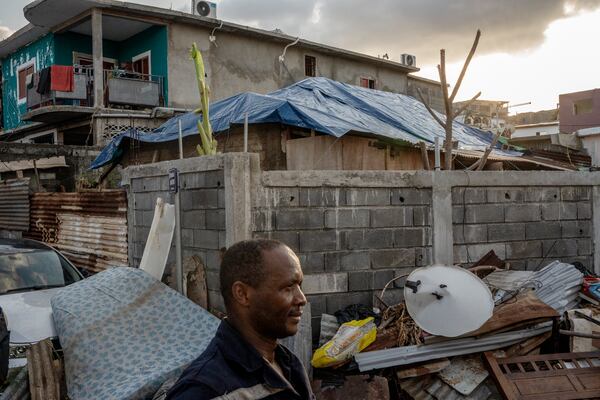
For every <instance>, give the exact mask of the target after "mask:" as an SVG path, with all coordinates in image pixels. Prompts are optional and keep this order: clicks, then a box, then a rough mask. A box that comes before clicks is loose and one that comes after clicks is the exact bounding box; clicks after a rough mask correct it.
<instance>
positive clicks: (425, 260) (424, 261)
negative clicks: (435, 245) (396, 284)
mask: <svg viewBox="0 0 600 400" xmlns="http://www.w3.org/2000/svg"><path fill="white" fill-rule="evenodd" d="M431 264H433V255H432V249H431V247H421V248H418V249H415V265H416V266H417V267H423V266H426V265H431Z"/></svg>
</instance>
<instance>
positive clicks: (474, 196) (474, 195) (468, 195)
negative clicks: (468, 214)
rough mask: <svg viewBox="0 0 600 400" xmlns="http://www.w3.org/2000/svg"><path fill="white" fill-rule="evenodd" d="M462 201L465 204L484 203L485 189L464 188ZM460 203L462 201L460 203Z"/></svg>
mask: <svg viewBox="0 0 600 400" xmlns="http://www.w3.org/2000/svg"><path fill="white" fill-rule="evenodd" d="M464 199H465V203H466V204H474V203H478V204H482V203H485V202H486V189H485V188H465V192H464ZM461 203H462V201H461Z"/></svg>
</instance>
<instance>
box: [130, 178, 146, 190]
mask: <svg viewBox="0 0 600 400" xmlns="http://www.w3.org/2000/svg"><path fill="white" fill-rule="evenodd" d="M131 191H132V192H134V193H139V192H143V191H144V178H134V179H132V180H131Z"/></svg>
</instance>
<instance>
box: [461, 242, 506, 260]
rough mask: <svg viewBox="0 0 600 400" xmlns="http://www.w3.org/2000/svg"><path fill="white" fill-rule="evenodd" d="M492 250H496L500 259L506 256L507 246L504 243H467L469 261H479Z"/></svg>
mask: <svg viewBox="0 0 600 400" xmlns="http://www.w3.org/2000/svg"><path fill="white" fill-rule="evenodd" d="M490 250H494V252H495V253H496V255H497V256H498V257H499V258H500V259H505V258H506V246H505V244H504V243H486V244H470V245H467V256H468V258H469V262H475V261H478V260H479V259H480V258H481V257H483V256H484V255H486V254H487V253H488V252H489V251H490Z"/></svg>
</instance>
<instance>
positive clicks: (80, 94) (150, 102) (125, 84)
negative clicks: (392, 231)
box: [27, 66, 165, 111]
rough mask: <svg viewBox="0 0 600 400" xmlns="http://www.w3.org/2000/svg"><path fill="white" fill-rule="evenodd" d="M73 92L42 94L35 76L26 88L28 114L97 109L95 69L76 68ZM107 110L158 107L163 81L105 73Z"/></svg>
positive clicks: (155, 77)
mask: <svg viewBox="0 0 600 400" xmlns="http://www.w3.org/2000/svg"><path fill="white" fill-rule="evenodd" d="M73 72H74V73H73V90H72V91H71V92H63V91H57V90H48V91H46V92H44V93H39V91H38V85H39V81H40V76H41V72H36V73H34V74H33V75H32V80H31V82H30V84H29V85H28V86H27V111H31V110H33V109H36V108H40V107H44V106H49V105H75V106H87V107H93V106H94V70H93V68H92V67H89V66H74V67H73ZM103 74H104V99H103V102H102V103H103V104H104V106H105V107H123V106H131V107H159V106H163V105H164V103H165V101H164V94H163V93H164V78H163V77H162V76H159V75H148V74H140V73H137V72H133V71H125V70H118V69H114V70H104V71H103Z"/></svg>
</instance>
